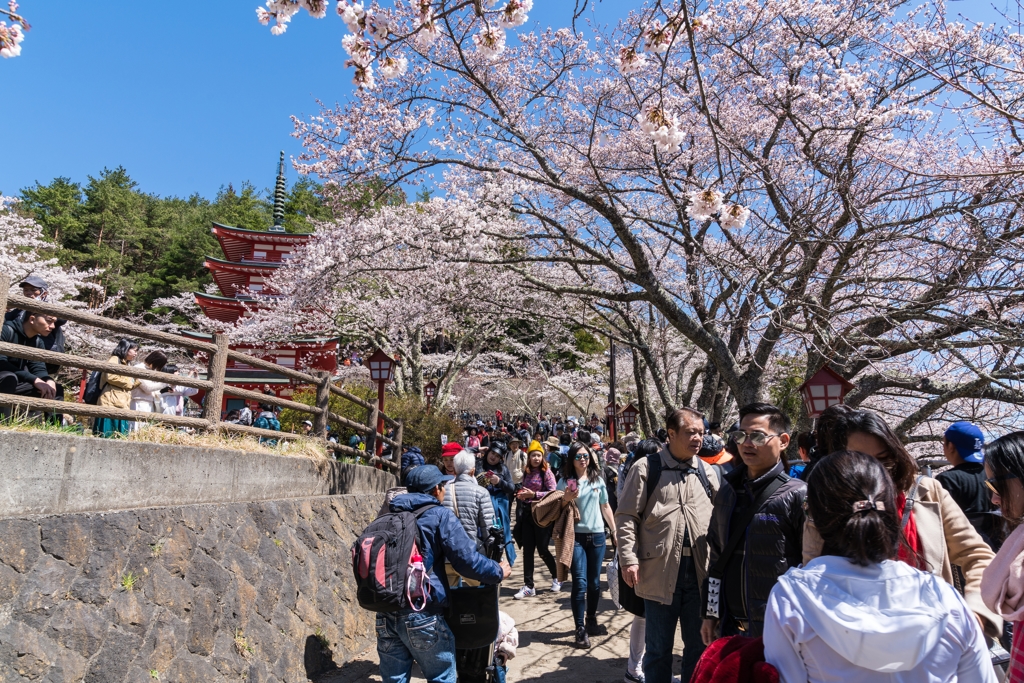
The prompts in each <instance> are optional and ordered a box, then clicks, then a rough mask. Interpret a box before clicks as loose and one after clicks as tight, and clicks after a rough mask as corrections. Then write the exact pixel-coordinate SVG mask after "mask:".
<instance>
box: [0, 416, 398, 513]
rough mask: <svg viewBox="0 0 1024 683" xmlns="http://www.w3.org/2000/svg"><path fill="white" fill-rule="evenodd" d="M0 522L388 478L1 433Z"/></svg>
mask: <svg viewBox="0 0 1024 683" xmlns="http://www.w3.org/2000/svg"><path fill="white" fill-rule="evenodd" d="M0 463H2V472H3V476H2V477H0V518H3V517H18V516H24V515H52V514H60V513H68V512H92V511H96V512H106V511H109V510H126V509H133V508H142V507H156V506H161V505H186V504H188V505H191V504H196V503H228V502H246V503H247V502H251V501H255V500H278V499H282V498H305V497H309V496H322V495H333V494H338V493H357V492H358V493H382V492H384V491H385V490H387V488H388V487H389V486H394V481H395V478H394V476H392V475H390V474H386V473H384V472H381V471H380V470H376V469H373V468H372V467H360V466H356V465H345V464H342V463H339V462H335V461H328V460H323V461H320V462H314V461H312V460H310V459H309V458H304V457H288V456H277V455H268V454H266V453H246V452H244V451H233V450H226V449H215V448H195V447H189V446H169V445H163V444H152V443H144V442H136V441H124V440H118V439H97V438H89V437H82V436H62V435H57V434H45V433H40V432H11V431H3V430H0Z"/></svg>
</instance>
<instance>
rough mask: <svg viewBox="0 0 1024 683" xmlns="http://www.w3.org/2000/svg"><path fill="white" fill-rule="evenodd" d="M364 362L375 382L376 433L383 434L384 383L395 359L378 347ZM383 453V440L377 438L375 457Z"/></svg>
mask: <svg viewBox="0 0 1024 683" xmlns="http://www.w3.org/2000/svg"><path fill="white" fill-rule="evenodd" d="M366 363H367V364H368V365H369V366H370V379H371V380H373V381H374V382H376V383H377V433H378V434H381V435H383V434H384V385H385V384H387V383H388V382H390V381H391V379H392V378H393V377H394V372H395V361H394V359H392V358H391V356H389V355H388V354H386V353H384V352H383V351H381V350H380V349H377V350H376V351H374V352H373V355H371V356H370V357H369V358H367V359H366ZM383 453H384V440H383V439H380V438H378V439H377V457H378V458H379V457H381V455H382V454H383Z"/></svg>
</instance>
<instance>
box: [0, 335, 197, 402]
mask: <svg viewBox="0 0 1024 683" xmlns="http://www.w3.org/2000/svg"><path fill="white" fill-rule="evenodd" d="M0 356H14V357H16V358H24V359H26V360H37V361H40V362H43V363H49V364H51V365H73V366H74V367H78V368H84V369H86V370H97V371H99V372H107V373H110V374H114V375H125V376H127V377H135V378H137V379H149V380H153V381H154V382H165V383H167V384H177V385H179V386H183V387H192V388H194V389H202V390H204V391H209V390H210V389H212V388H213V382H210V381H208V380H205V379H196V378H195V377H182V376H180V375H171V374H168V373H166V372H158V371H157V370H149V369H147V368H138V367H135V366H134V365H115V364H113V363H108V362H106V361H100V360H96V359H95V358H87V357H85V356H75V355H73V354H70V353H57V352H55V351H44V350H43V349H34V348H32V347H30V346H21V345H20V344H9V343H7V342H0ZM172 380H173V381H172Z"/></svg>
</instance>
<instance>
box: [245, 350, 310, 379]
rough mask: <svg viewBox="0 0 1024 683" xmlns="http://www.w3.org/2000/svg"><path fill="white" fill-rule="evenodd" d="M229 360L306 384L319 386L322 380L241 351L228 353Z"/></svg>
mask: <svg viewBox="0 0 1024 683" xmlns="http://www.w3.org/2000/svg"><path fill="white" fill-rule="evenodd" d="M228 358H230V359H231V360H234V361H242V362H243V363H245V364H246V365H251V366H252V367H254V368H260V369H261V370H268V371H270V372H273V373H276V374H278V375H283V376H285V377H287V378H289V379H294V380H298V381H299V382H302V383H304V384H319V383H320V380H319V379H317V378H316V377H314V376H313V375H307V374H306V373H304V372H299V371H298V370H293V369H292V368H286V367H284V366H281V365H278V364H277V363H271V362H270V361H269V360H263V359H262V358H257V357H256V356H250V355H249V354H247V353H242V352H241V351H228Z"/></svg>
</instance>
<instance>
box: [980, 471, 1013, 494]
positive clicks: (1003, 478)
mask: <svg viewBox="0 0 1024 683" xmlns="http://www.w3.org/2000/svg"><path fill="white" fill-rule="evenodd" d="M1009 479H1017V475H1016V474H1000V475H999V476H998V477H992V478H991V479H986V480H985V486H987V487H988V490H989V491H991V492H992V493H994V494H996V495H997V496H998V495H1000V493H999V491H998V490H997V489H996V487H995V484H996V482H999V481H1007V480H1009Z"/></svg>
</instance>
